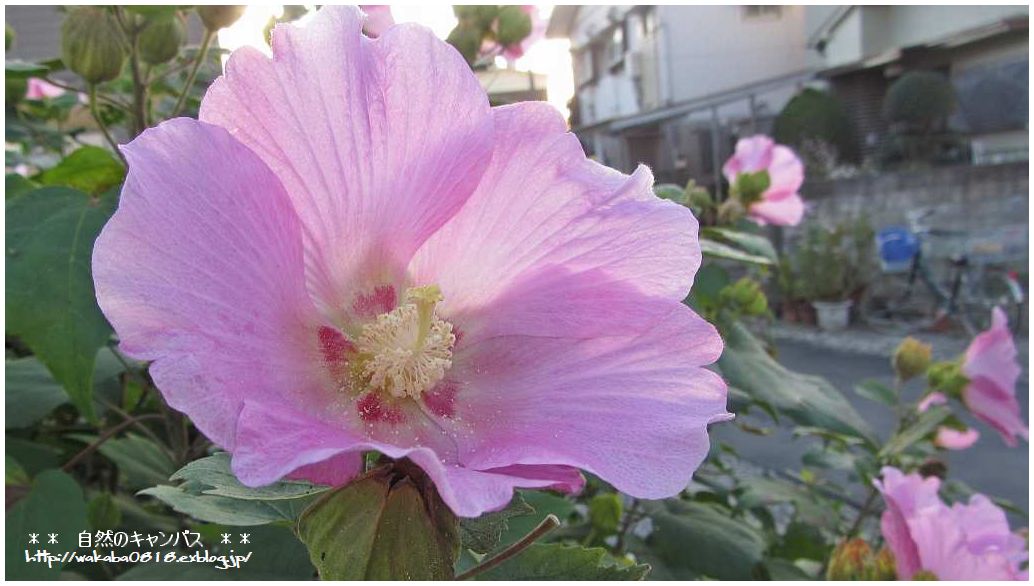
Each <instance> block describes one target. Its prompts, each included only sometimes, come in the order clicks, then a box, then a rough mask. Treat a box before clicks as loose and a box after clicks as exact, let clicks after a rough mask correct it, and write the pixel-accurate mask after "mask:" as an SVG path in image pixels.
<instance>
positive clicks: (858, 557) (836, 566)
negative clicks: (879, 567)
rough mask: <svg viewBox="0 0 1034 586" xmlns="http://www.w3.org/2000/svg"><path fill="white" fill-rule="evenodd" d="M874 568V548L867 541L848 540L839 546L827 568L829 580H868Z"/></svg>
mask: <svg viewBox="0 0 1034 586" xmlns="http://www.w3.org/2000/svg"><path fill="white" fill-rule="evenodd" d="M872 566H873V555H872V548H871V547H869V544H868V543H866V542H865V541H863V540H861V539H858V538H857V537H856V538H854V539H848V540H847V541H843V542H841V543H840V544H839V545H837V547H836V549H834V550H833V554H832V556H830V558H829V567H827V568H826V579H827V580H868V579H869V575H870V573H871V567H872Z"/></svg>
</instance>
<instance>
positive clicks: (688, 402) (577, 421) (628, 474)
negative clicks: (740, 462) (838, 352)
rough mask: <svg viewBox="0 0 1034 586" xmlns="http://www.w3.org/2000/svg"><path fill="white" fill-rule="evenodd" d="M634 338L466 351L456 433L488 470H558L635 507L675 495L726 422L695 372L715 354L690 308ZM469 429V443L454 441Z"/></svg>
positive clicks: (718, 400)
mask: <svg viewBox="0 0 1034 586" xmlns="http://www.w3.org/2000/svg"><path fill="white" fill-rule="evenodd" d="M667 303H669V304H670V305H669V307H671V308H672V309H671V311H670V313H669V314H668V316H667V317H665V318H664V319H662V320H659V321H658V322H657V323H656V325H655V327H654V328H653V329H652V330H650V331H647V332H645V333H642V334H635V333H628V334H624V335H620V334H615V335H612V336H605V337H596V338H589V339H580V338H578V337H577V332H572V333H571V335H570V336H569V337H539V336H525V335H503V334H502V333H500V335H496V336H492V337H489V338H487V339H483V340H480V341H478V342H477V343H476V344H475V343H471V344H469V345H467V346H464V348H466V350H464V351H463V352H462V353H461V352H458V353H457V356H456V359H455V363H454V366H453V368H454V370H455V371H456V372H455V376H456V379H457V380H460V381H464V384H465V387H464V388H463V389H462V390H461V391H460V393H459V395H458V397H457V401H456V408H457V415H456V417H455V420H456V421H457V423H456V424H454V427H451V428H450V429H453V430H455V431H454V432H453V433H454V434H455V435H457V437H459V438H460V439H461V440H462V442H461V444H460V446H459V447H460V450H461V452H460V453H461V456H460V458H461V460H462V461H463V462H464V463H465V464H466V465H467V466H470V467H474V468H479V469H484V468H496V467H502V466H508V465H511V464H514V463H519V464H561V465H566V466H575V467H578V468H582V469H584V470H588V471H590V472H592V473H594V474H596V475H598V476H600V477H601V478H603V479H604V480H606V481H607V482H609V483H611V484H613V485H614V486H615V487H616V488H617V489H618V490H621V491H622V492H626V493H628V494H631V495H633V496H638V497H643V498H663V497H668V496H672V495H674V494H677V493H678V492H679V491H681V490H682V489H683V488H685V486H686V485H687V483H688V482H689V479H690V477H691V475H692V473H693V472H694V471H695V469H696V468H697V466H699V464H700V463H701V461H702V460H703V458H704V456H705V455H706V454H707V451H708V448H709V442H708V437H707V426H708V424H710V423H713V422H717V421H724V420H727V419H728V418H730V417H731V416H730V415H729V414H728V413H726V411H725V400H726V387H725V384H724V383H723V382H722V380H721V379H720V378H719V377H718V376H717V375H716V374H715V373H713V372H711V371H709V370H706V369H704V368H701V365H704V364H709V363H711V362H713V361H714V360H715V359H716V358H717V356H718V354H719V353H720V352H721V340H720V338H719V337H718V335H717V332H716V331H715V330H714V328H713V326H711V325H710V324H708V323H707V322H705V321H703V320H702V319H700V318H699V317H698V316H697V315H696V314H695V313H693V312H692V310H690V309H689V308H688V307H686V306H684V305H682V304H679V303H675V302H667ZM461 429H464V430H469V433H468V434H466V435H463V434H460V433H459V430H461Z"/></svg>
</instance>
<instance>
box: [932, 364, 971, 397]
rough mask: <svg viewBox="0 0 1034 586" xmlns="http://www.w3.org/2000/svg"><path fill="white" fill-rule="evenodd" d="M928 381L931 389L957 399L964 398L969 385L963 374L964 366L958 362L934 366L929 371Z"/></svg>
mask: <svg viewBox="0 0 1034 586" xmlns="http://www.w3.org/2000/svg"><path fill="white" fill-rule="evenodd" d="M926 380H927V382H928V383H929V384H930V388H931V389H933V390H935V391H940V392H942V393H944V394H945V395H947V396H949V397H952V398H955V399H960V398H961V397H962V391H963V390H964V389H965V388H966V386H967V385H968V384H969V379H968V378H966V375H964V374H962V366H961V365H960V364H959V363H958V362H938V363H936V364H934V365H933V366H931V367H930V368H929V369H927V371H926Z"/></svg>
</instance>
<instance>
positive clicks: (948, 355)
mask: <svg viewBox="0 0 1034 586" xmlns="http://www.w3.org/2000/svg"><path fill="white" fill-rule="evenodd" d="M769 334H770V335H771V337H772V339H773V340H787V341H791V342H797V343H801V344H809V345H812V346H816V347H819V348H823V349H826V350H834V351H838V352H847V353H854V354H865V355H869V356H882V357H886V358H887V359H888V360H889V359H890V356H891V354H893V353H894V349H895V348H897V346H898V344H899V343H901V340H902V339H903V338H905V336H909V335H910V336H912V337H913V338H917V339H919V340H922V341H923V342H926V343H927V344H930V345H931V346H933V358H934V360H950V359H952V358H955V357H956V356H958V355H959V354H962V353H963V352H964V351H965V350H966V346H968V345H969V342H970V338H965V337H960V336H957V335H952V334H942V333H937V332H925V331H924V332H914V331H909V326H907V325H902V326H882V325H881V327H880V329H879V330H876V329H873V328H871V327H867V326H864V325H860V326H852V327H850V328H848V329H846V330H843V331H840V332H825V331H822V330H820V329H818V328H817V327H815V326H806V325H801V324H787V323H782V322H779V321H776V322H774V323H773V324H772V326H771V328H770V329H769ZM1028 342H1029V339H1028V338H1026V337H1023V338H1017V339H1016V350H1017V359H1018V360H1019V362H1020V366H1021V367H1022V369H1023V374H1022V375H1021V380H1022V381H1027V380H1028V370H1029V364H1028V356H1030V354H1029V353H1028V351H1029V350H1028Z"/></svg>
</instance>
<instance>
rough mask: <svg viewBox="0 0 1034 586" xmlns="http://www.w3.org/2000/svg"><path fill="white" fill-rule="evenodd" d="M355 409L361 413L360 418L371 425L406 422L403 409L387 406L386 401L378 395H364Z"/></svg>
mask: <svg viewBox="0 0 1034 586" xmlns="http://www.w3.org/2000/svg"><path fill="white" fill-rule="evenodd" d="M355 408H356V411H358V412H359V418H360V419H362V420H363V421H366V422H369V423H374V422H378V421H383V422H384V423H391V424H397V423H402V422H403V421H404V420H405V415H403V413H402V409H399V408H398V407H397V406H395V405H388V404H386V403H385V401H384V399H383V398H382V397H381V396H380V395H378V394H376V393H367V394H365V395H363V396H362V397H361V398H360V399H359V401H358V402H357V403H356V404H355Z"/></svg>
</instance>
